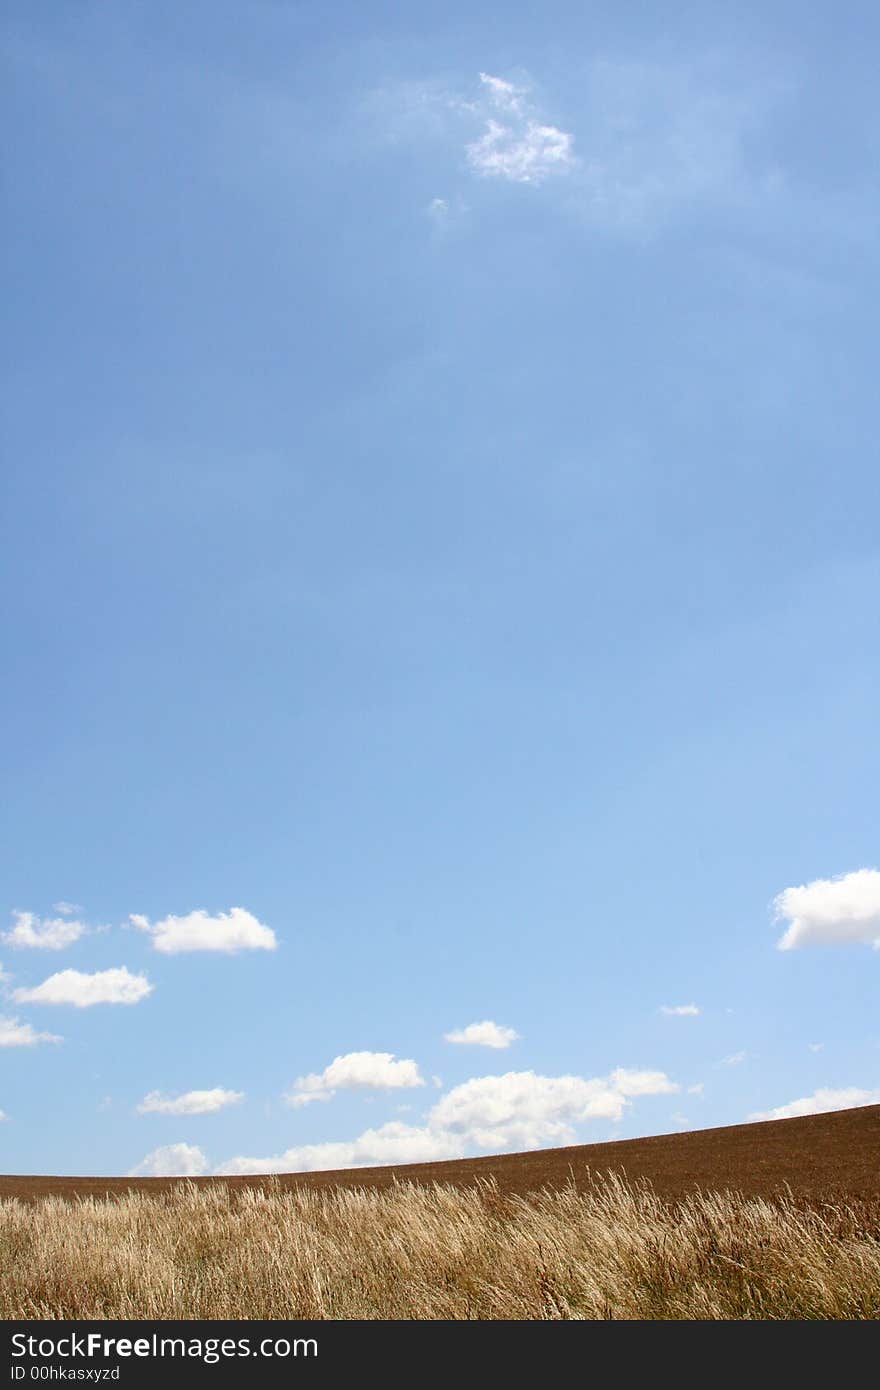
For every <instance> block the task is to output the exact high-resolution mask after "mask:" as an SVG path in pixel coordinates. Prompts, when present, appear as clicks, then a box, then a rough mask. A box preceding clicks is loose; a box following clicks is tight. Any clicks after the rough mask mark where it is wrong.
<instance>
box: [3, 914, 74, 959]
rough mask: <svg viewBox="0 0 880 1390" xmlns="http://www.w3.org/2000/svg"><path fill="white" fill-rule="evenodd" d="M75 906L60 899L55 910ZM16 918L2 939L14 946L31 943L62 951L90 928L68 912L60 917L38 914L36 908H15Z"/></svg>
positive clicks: (41, 947) (36, 946) (45, 948)
mask: <svg viewBox="0 0 880 1390" xmlns="http://www.w3.org/2000/svg"><path fill="white" fill-rule="evenodd" d="M62 907H63V908H65V909H67V908H70V909H71V910H72V911H74V910H75V909H74V908H73V905H72V904H70V903H61V904H59V903H56V904H55V910H56V911H60V910H61V908H62ZM12 915H13V917H14V918H15V922H14V924H13V926H11V927H10V928H9V930H8V931H6V932H4V933H3V937H2V939H3V940H4V941H5V942H7V944H8V945H10V946H15V947H31V948H33V949H35V950H39V951H61V950H63V949H64V947H65V946H72V945H73V943H74V942H75V941H79V939H80V937H81V936H84V935H85V933H86V931H87V930H88V928H87V927H86V925H85V923H84V922H78V921H75V920H72V919H71V917H70V915H69V913H67V912H65V913H64V914H63V915H62V916H60V917H42V918H41V917H38V916H37V915H36V913H34V912H13V914H12Z"/></svg>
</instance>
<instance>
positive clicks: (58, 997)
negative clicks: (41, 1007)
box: [12, 965, 153, 1009]
mask: <svg viewBox="0 0 880 1390" xmlns="http://www.w3.org/2000/svg"><path fill="white" fill-rule="evenodd" d="M152 992H153V986H152V985H151V984H150V982H149V980H148V979H147V977H146V975H134V974H132V972H131V971H130V970H128V969H127V968H126V966H124V965H121V966H116V967H114V968H112V969H110V970H98V971H96V972H95V974H93V975H88V974H86V973H85V972H84V971H82V970H60V971H58V973H57V974H55V975H50V976H49V978H48V979H47V980H44V981H43V983H42V984H40V985H36V986H35V987H34V988H33V989H16V990H14V991H13V994H12V997H13V999H15V1000H16V1002H17V1003H19V1004H71V1005H73V1007H74V1008H77V1009H90V1008H92V1006H93V1005H95V1004H138V1003H140V1001H141V1000H142V999H146V997H147V995H148V994H152Z"/></svg>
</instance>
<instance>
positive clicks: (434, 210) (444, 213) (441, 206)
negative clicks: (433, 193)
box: [428, 198, 449, 221]
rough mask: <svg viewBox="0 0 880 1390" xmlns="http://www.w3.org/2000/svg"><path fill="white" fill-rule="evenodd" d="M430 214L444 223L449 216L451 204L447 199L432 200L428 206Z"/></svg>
mask: <svg viewBox="0 0 880 1390" xmlns="http://www.w3.org/2000/svg"><path fill="white" fill-rule="evenodd" d="M428 214H429V216H431V217H434V218H436V219H437V221H442V220H443V219H444V218H445V217H448V216H449V203H448V202H447V201H446V199H445V198H432V199H431V201H430V203H429V204H428Z"/></svg>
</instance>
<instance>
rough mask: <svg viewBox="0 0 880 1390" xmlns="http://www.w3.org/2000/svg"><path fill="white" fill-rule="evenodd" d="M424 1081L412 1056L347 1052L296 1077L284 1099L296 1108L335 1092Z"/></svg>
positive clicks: (396, 1087) (398, 1086) (386, 1088)
mask: <svg viewBox="0 0 880 1390" xmlns="http://www.w3.org/2000/svg"><path fill="white" fill-rule="evenodd" d="M424 1084H425V1083H424V1080H423V1079H422V1076H421V1075H420V1073H419V1068H418V1064H417V1063H416V1062H414V1061H413V1060H412V1059H411V1058H406V1057H404V1058H401V1059H400V1060H399V1061H398V1060H396V1059H395V1057H394V1053H393V1052H347V1053H346V1054H345V1055H344V1056H343V1057H334V1059H333V1061H332V1062H331V1063H330V1065H329V1066H328V1067H325V1068H324V1070H323V1071H322V1072H312V1073H311V1075H309V1076H300V1077H298V1078H297V1080H296V1081H295V1082H294V1084H293V1089H292V1090H291V1091H290V1092H289V1093H288V1095H287V1096H286V1097H285V1099H286V1101H287V1103H288V1105H292V1106H293V1107H294V1108H295V1109H296V1108H298V1107H300V1106H303V1105H309V1104H311V1102H312V1101H316V1100H332V1098H333V1096H334V1095H335V1094H336V1092H337V1091H399V1090H406V1089H409V1088H410V1087H413V1086H424Z"/></svg>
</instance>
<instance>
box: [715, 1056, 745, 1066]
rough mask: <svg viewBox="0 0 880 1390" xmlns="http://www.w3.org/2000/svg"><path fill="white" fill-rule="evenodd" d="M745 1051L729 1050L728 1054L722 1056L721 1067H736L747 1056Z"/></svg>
mask: <svg viewBox="0 0 880 1390" xmlns="http://www.w3.org/2000/svg"><path fill="white" fill-rule="evenodd" d="M748 1055H749V1054H748V1053H747V1052H731V1053H730V1055H729V1056H727V1057H722V1059H721V1066H722V1067H738V1066H739V1065H740V1064H741V1063H742V1062H744V1061H745V1060H746V1058H747V1057H748Z"/></svg>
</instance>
